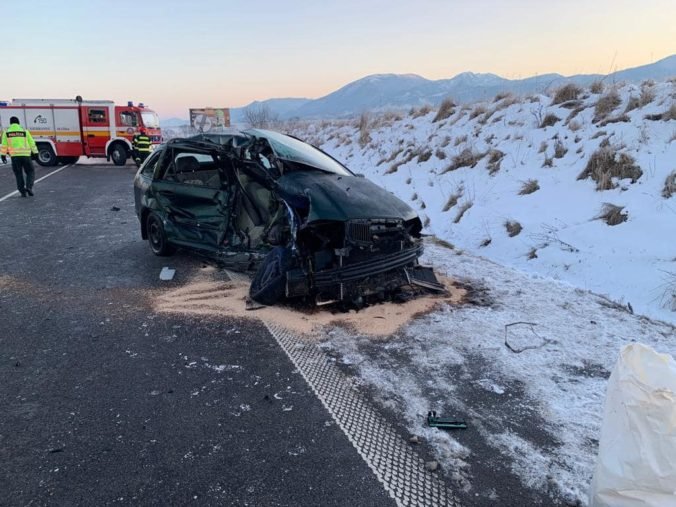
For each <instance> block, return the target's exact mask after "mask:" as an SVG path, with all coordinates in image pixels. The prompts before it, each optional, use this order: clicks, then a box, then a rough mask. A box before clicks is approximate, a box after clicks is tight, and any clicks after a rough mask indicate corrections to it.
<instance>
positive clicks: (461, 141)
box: [453, 134, 467, 146]
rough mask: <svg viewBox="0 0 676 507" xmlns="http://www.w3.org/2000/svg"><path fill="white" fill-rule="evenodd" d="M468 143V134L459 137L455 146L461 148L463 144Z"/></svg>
mask: <svg viewBox="0 0 676 507" xmlns="http://www.w3.org/2000/svg"><path fill="white" fill-rule="evenodd" d="M466 142H467V134H465V135H462V136H458V137H456V138H455V142H454V143H453V146H460V145H461V144H462V143H466Z"/></svg>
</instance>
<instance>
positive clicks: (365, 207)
mask: <svg viewBox="0 0 676 507" xmlns="http://www.w3.org/2000/svg"><path fill="white" fill-rule="evenodd" d="M277 185H278V190H279V193H280V195H281V197H282V198H284V199H285V200H287V202H288V203H289V204H290V205H291V206H293V207H307V206H309V213H308V222H313V221H315V220H339V221H346V220H353V219H358V218H401V219H403V220H404V221H406V220H410V219H413V218H415V217H417V216H418V214H417V213H416V212H415V211H414V210H413V209H411V207H410V206H408V204H406V203H405V202H403V201H402V200H401V199H399V198H398V197H395V196H394V195H393V194H391V193H390V192H388V191H387V190H385V189H383V188H381V187H379V186H378V185H376V184H375V183H373V182H371V181H369V180H367V179H366V178H362V177H357V176H340V175H337V174H333V173H327V172H323V171H294V172H290V173H288V174H285V175H284V176H282V177H281V178H279V179H278V180H277ZM308 201H309V202H308Z"/></svg>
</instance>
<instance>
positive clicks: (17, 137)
mask: <svg viewBox="0 0 676 507" xmlns="http://www.w3.org/2000/svg"><path fill="white" fill-rule="evenodd" d="M37 152H38V148H37V146H35V141H33V136H32V135H31V133H30V132H28V131H27V130H26V129H24V128H23V127H22V126H21V125H18V124H16V123H12V124H11V125H10V126H9V128H8V129H7V130H5V131H4V132H3V133H2V144H0V155H9V156H10V157H30V156H31V153H37Z"/></svg>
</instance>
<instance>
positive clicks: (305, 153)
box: [246, 129, 353, 176]
mask: <svg viewBox="0 0 676 507" xmlns="http://www.w3.org/2000/svg"><path fill="white" fill-rule="evenodd" d="M246 133H248V134H252V135H254V136H256V137H263V138H265V139H267V140H268V142H269V143H270V146H271V147H272V149H273V150H274V152H275V155H277V156H278V157H279V158H280V159H282V160H288V161H290V162H299V163H301V164H304V165H308V166H310V167H315V168H317V169H321V170H322V171H328V172H332V173H334V174H340V175H341V176H353V174H352V173H351V172H350V170H349V169H347V168H346V167H345V166H343V165H342V164H340V163H339V162H338V161H337V160H334V159H333V158H331V157H329V156H328V155H327V154H326V153H323V152H321V151H320V150H318V149H316V148H313V147H312V146H310V145H309V144H306V143H304V142H302V141H299V140H298V139H294V138H293V137H289V136H285V135H284V134H279V133H277V132H272V131H270V130H259V129H253V130H249V131H247V132H246Z"/></svg>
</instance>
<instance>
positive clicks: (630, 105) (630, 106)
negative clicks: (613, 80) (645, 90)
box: [624, 95, 641, 114]
mask: <svg viewBox="0 0 676 507" xmlns="http://www.w3.org/2000/svg"><path fill="white" fill-rule="evenodd" d="M639 107H641V99H639V98H638V97H635V96H634V95H632V96H630V97H629V100H628V101H627V107H625V108H624V113H625V114H627V113H628V112H629V111H633V110H634V109H638V108H639Z"/></svg>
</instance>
